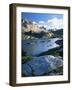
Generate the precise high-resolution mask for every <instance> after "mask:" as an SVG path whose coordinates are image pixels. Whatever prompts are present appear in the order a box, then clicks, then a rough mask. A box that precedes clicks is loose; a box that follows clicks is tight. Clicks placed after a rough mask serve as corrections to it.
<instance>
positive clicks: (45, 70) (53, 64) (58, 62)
mask: <svg viewBox="0 0 72 90" xmlns="http://www.w3.org/2000/svg"><path fill="white" fill-rule="evenodd" d="M62 67H63V60H62V57H60V56H58V57H54V56H52V55H47V56H40V57H33V59H32V60H30V61H27V62H26V63H23V64H22V76H42V75H62V74H63V71H62V69H63V68H62Z"/></svg>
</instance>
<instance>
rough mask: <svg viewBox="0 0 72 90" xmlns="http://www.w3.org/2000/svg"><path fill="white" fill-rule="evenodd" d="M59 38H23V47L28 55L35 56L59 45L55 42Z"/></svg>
mask: <svg viewBox="0 0 72 90" xmlns="http://www.w3.org/2000/svg"><path fill="white" fill-rule="evenodd" d="M57 40H59V38H52V39H48V40H46V39H38V40H22V49H23V51H24V52H26V54H27V55H31V56H35V55H38V54H40V53H42V52H45V51H48V50H50V49H52V48H56V47H59V45H58V44H56V43H55V42H56V41H57Z"/></svg>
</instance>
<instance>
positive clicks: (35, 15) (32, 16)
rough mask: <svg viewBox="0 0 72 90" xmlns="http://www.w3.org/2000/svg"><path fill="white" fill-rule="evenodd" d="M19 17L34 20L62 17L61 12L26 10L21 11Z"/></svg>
mask: <svg viewBox="0 0 72 90" xmlns="http://www.w3.org/2000/svg"><path fill="white" fill-rule="evenodd" d="M21 17H22V19H26V20H31V21H35V22H39V21H47V20H50V19H52V18H58V19H63V15H62V14H48V13H28V12H22V14H21Z"/></svg>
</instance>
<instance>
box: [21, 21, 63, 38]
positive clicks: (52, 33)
mask: <svg viewBox="0 0 72 90" xmlns="http://www.w3.org/2000/svg"><path fill="white" fill-rule="evenodd" d="M21 29H22V39H23V40H25V39H38V38H43V39H48V38H57V37H58V38H62V37H63V29H50V30H48V29H47V28H46V27H44V26H39V25H38V24H37V23H33V22H32V21H27V20H22V21H21Z"/></svg>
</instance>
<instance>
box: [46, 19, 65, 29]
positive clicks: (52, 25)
mask: <svg viewBox="0 0 72 90" xmlns="http://www.w3.org/2000/svg"><path fill="white" fill-rule="evenodd" d="M47 25H48V26H47V28H48V29H61V28H63V20H62V19H58V18H53V19H50V20H48V21H47Z"/></svg>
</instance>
